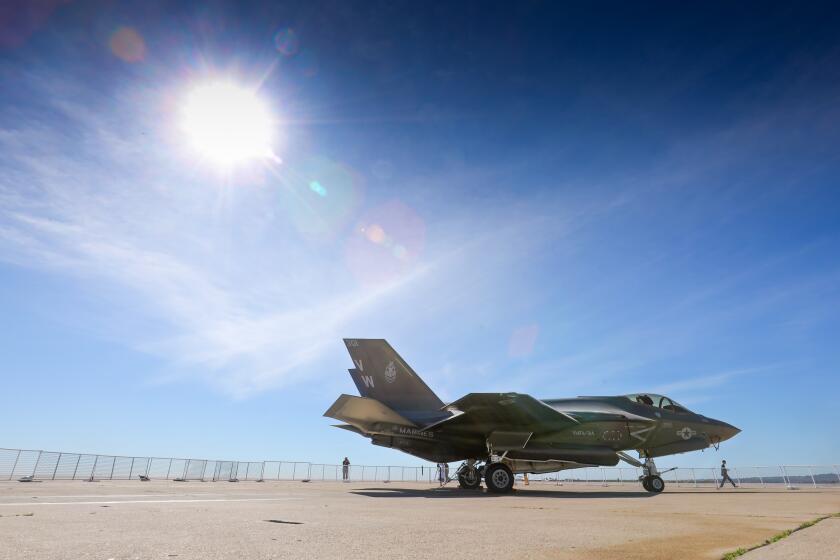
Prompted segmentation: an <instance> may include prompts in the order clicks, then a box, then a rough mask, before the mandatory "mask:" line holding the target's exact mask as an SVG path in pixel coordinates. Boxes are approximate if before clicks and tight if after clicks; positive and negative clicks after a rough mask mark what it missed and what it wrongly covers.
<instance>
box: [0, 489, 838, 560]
mask: <svg viewBox="0 0 840 560" xmlns="http://www.w3.org/2000/svg"><path fill="white" fill-rule="evenodd" d="M837 512H840V491H837V490H814V489H800V490H796V491H790V490H784V489H772V490H769V489H768V490H761V489H750V490H747V489H741V490H732V489H727V490H723V491H715V490H712V489H685V488H675V487H669V488H668V489H666V491H665V492H664V493H662V494H659V495H652V494H648V493H647V492H644V491H642V490H641V488H637V487H635V486H631V485H628V486H625V487H598V486H582V485H581V486H578V485H573V486H568V485H567V486H554V485H552V484H531V485H530V486H527V487H518V490H517V491H516V492H515V493H514V494H513V495H508V496H495V495H492V494H486V493H485V492H483V491H479V492H469V491H462V490H459V489H457V488H444V489H440V490H438V489H435V488H434V487H430V486H428V485H424V484H413V483H400V482H393V483H390V484H384V483H371V482H367V483H349V484H342V483H336V482H329V483H301V482H265V483H255V482H239V483H227V482H203V483H202V482H186V483H177V482H165V481H152V482H139V481H124V482H115V481H109V482H96V483H86V482H78V481H77V482H58V481H56V482H42V483H18V482H2V483H0V543H2V547H0V559H15V560H24V559H35V558H39V559H40V558H75V559H97V560H107V559H114V560H117V559H136V558H141V559H146V558H161V559H170V558H177V559H178V560H184V559H216V558H265V559H267V558H366V559H370V558H432V557H435V558H447V557H456V558H459V559H463V558H480V559H482V560H486V558H488V557H494V558H558V559H566V558H568V559H571V558H575V559H595V558H598V559H618V558H621V559H630V558H655V559H656V558H661V559H665V558H720V557H721V556H722V555H723V554H724V553H725V552H729V551H732V550H735V549H737V548H739V547H748V546H752V545H755V544H758V543H760V542H762V541H764V540H765V539H767V538H769V537H771V536H773V535H774V534H777V533H779V532H781V531H784V530H786V529H793V528H795V527H797V526H798V525H799V524H800V523H803V522H805V521H809V520H812V519H814V518H817V517H820V516H823V515H827V514H832V513H837ZM812 535H813V536H812ZM789 539H791V540H790V543H789V544H788V546H787V547H786V548H785V549H783V550H782V551H781V552H779V553H778V554H781V555H780V556H775V557H778V558H792V557H796V556H790V555H789V554H788V553H789V552H790V551H793V553H795V554H797V553H798V554H801V556H799V557H802V558H819V557H820V556H819V553H820V552H819V551H820V550H828V551H832V550H837V548H835V543H837V542H838V539H840V522H838V521H837V520H833V519H832V520H826V521H824V522H823V523H821V524H819V525H817V526H815V527H812V528H810V529H806V530H804V531H800V532H798V533H795V534H794V535H792V536H791V537H789ZM793 539H797V541H796V543H795V542H794V541H793ZM786 540H787V539H786ZM812 542H813V547H811V545H810V544H809V543H812ZM791 543H792V544H796V545H797V546H791ZM784 544H785V542H784V541H781V542H780V543H778V544H777V545H773V546H775V547H777V548H779V547H782V545H784ZM809 547H810V548H809ZM811 548H813V551H812V552H813V553H811V554H809V550H811ZM767 550H768V553H769V547H768V549H767ZM756 552H759V551H756ZM774 553H775V551H774ZM749 557H750V558H752V557H763V556H760V555H756V554H755V552H754V553H751V555H750V556H749Z"/></svg>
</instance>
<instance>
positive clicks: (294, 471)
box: [292, 461, 297, 480]
mask: <svg viewBox="0 0 840 560" xmlns="http://www.w3.org/2000/svg"><path fill="white" fill-rule="evenodd" d="M296 472H297V461H295V462H293V463H292V480H294V479H295V473H296Z"/></svg>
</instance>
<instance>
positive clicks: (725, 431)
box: [717, 421, 741, 441]
mask: <svg viewBox="0 0 840 560" xmlns="http://www.w3.org/2000/svg"><path fill="white" fill-rule="evenodd" d="M717 423H718V435H719V436H720V440H721V441H725V440H727V439H729V438H733V437H735V436H736V435H738V434H739V433H740V432H741V430H740V429H739V428H736V427H735V426H733V425H732V424H727V423H726V422H721V421H718V422H717Z"/></svg>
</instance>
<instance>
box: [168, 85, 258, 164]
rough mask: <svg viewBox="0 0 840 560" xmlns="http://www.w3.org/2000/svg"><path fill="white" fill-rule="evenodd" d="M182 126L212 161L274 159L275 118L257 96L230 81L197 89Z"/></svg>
mask: <svg viewBox="0 0 840 560" xmlns="http://www.w3.org/2000/svg"><path fill="white" fill-rule="evenodd" d="M181 126H182V128H183V130H184V132H185V133H186V135H187V137H188V138H189V141H190V144H191V145H192V147H193V148H194V149H195V150H196V151H197V152H198V153H199V154H201V156H203V157H205V158H207V159H208V160H209V161H211V162H213V163H216V164H220V165H224V166H230V165H235V164H238V163H242V162H245V161H246V160H250V159H255V158H267V157H272V150H271V143H272V136H273V127H272V117H271V113H270V112H269V111H268V108H267V107H266V106H265V104H264V103H263V101H262V100H260V99H259V97H257V95H256V94H255V93H254V92H252V91H249V90H247V89H245V88H242V87H239V86H237V85H235V84H232V83H229V82H215V83H210V84H205V85H201V86H198V87H196V88H195V89H193V90H192V91H191V92H190V93H189V94H188V96H187V98H186V101H185V102H184V106H183V112H182V121H181Z"/></svg>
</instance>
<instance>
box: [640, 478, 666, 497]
mask: <svg viewBox="0 0 840 560" xmlns="http://www.w3.org/2000/svg"><path fill="white" fill-rule="evenodd" d="M645 482H646V484H645V485H644V486H645V490H647V491H648V492H653V493H654V494H659V493H660V492H662V491H663V490H665V481H664V480H662V479H661V478H660V477H658V476H648V477H645Z"/></svg>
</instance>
